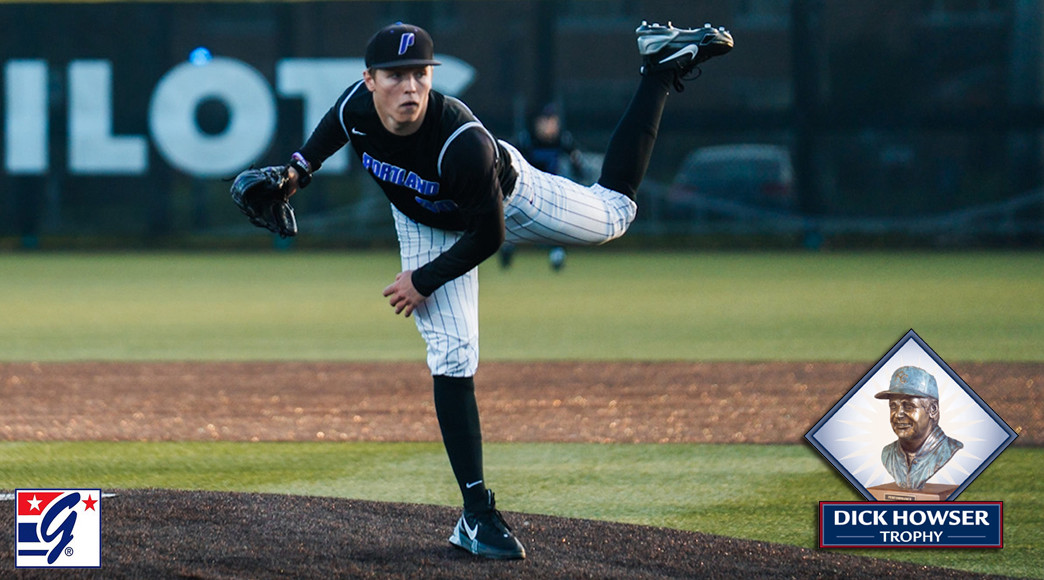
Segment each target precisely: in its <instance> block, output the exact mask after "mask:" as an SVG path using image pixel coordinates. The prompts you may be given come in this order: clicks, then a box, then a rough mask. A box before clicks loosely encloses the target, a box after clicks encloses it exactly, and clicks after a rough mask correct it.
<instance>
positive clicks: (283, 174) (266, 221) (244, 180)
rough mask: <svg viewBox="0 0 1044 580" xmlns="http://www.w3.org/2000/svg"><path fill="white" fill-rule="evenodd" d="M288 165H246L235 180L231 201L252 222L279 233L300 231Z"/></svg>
mask: <svg viewBox="0 0 1044 580" xmlns="http://www.w3.org/2000/svg"><path fill="white" fill-rule="evenodd" d="M289 183H290V177H289V175H288V173H287V166H285V165H283V166H276V165H273V166H270V167H262V168H261V169H247V170H246V171H244V172H242V173H240V174H239V175H237V176H236V179H235V181H233V182H232V201H233V202H235V204H236V207H238V208H239V210H240V211H241V212H243V215H245V216H247V217H248V218H250V223H252V224H254V225H255V226H257V227H259V228H266V229H268V230H270V231H272V232H275V233H277V234H279V235H280V237H284V238H286V237H290V236H293V235H296V234H297V219H296V218H295V217H294V208H292V207H290V192H289V191H288V190H289Z"/></svg>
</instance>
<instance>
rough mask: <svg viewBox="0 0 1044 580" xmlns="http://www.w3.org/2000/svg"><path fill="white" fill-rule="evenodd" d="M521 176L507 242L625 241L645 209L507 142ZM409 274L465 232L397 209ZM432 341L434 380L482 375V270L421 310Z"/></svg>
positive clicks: (508, 208) (450, 285)
mask: <svg viewBox="0 0 1044 580" xmlns="http://www.w3.org/2000/svg"><path fill="white" fill-rule="evenodd" d="M504 145H505V146H506V148H507V149H508V152H509V153H510V154H511V158H512V162H513V164H514V166H515V169H516V170H517V171H518V181H517V182H516V183H515V190H514V192H513V193H512V194H511V197H510V198H508V199H507V200H506V201H505V202H504V222H505V227H506V230H507V231H506V238H507V241H509V242H513V243H544V244H572V245H596V244H603V243H605V242H608V241H610V240H613V239H615V238H618V237H620V236H622V235H623V234H624V232H626V231H627V228H628V227H629V226H630V225H631V222H632V221H634V217H635V213H636V212H637V210H638V206H637V205H635V203H634V201H632V200H631V199H630V198H628V197H627V196H625V195H623V194H621V193H617V192H615V191H612V190H610V189H606V188H605V187H602V186H601V185H598V184H594V185H591V186H585V185H580V184H578V183H575V182H573V181H570V180H569V179H566V178H564V177H560V176H557V175H552V174H550V173H544V172H543V171H540V170H538V169H536V168H534V167H533V166H531V165H530V164H529V163H528V162H526V160H525V159H524V158H523V157H522V155H521V154H520V153H519V152H518V151H517V150H516V149H515V148H514V147H511V146H510V145H508V144H507V143H504ZM392 214H393V215H394V217H395V231H396V234H397V235H398V238H399V253H400V256H401V258H402V268H403V270H416V269H417V268H420V267H421V266H423V265H425V264H427V263H428V262H430V261H432V260H434V259H435V258H437V257H438V256H439V255H440V254H442V253H443V252H445V251H446V250H448V249H449V248H450V246H452V245H453V244H454V243H456V241H457V240H458V239H460V236H461V233H460V232H454V231H447V230H440V229H437V228H432V227H429V226H425V225H422V224H419V223H417V222H415V221H413V220H411V219H410V218H408V217H406V216H405V215H404V214H403V213H402V212H400V211H399V210H397V209H395V207H394V206H393V207H392ZM413 318H414V320H415V321H416V324H417V330H419V331H420V333H421V336H422V337H423V338H424V342H425V344H427V350H428V368H429V369H430V370H431V374H432V375H446V376H450V377H470V376H474V374H475V371H476V370H478V360H479V347H478V269H477V268H475V269H473V270H471V271H470V272H468V273H467V274H464V275H463V276H460V277H459V278H456V279H454V280H451V281H449V282H447V283H446V284H444V285H443V286H442V287H440V288H438V289H437V290H435V292H433V293H432V294H431V296H429V297H428V299H427V300H425V301H424V303H423V304H421V305H420V307H419V308H417V309H416V310H415V311H414V313H413Z"/></svg>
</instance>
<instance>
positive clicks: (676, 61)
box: [634, 21, 733, 91]
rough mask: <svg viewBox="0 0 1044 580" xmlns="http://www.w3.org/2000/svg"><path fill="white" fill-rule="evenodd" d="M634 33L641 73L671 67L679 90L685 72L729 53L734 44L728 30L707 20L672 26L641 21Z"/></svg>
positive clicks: (656, 71) (685, 74)
mask: <svg viewBox="0 0 1044 580" xmlns="http://www.w3.org/2000/svg"><path fill="white" fill-rule="evenodd" d="M634 33H635V34H636V35H637V36H638V52H639V54H641V55H642V74H643V75H644V74H649V73H658V72H661V71H671V72H673V73H674V88H675V89H677V90H678V91H682V90H683V89H684V86H683V85H682V82H681V81H682V80H689V79H688V78H686V77H687V75H689V73H691V72H692V71H693V70H697V71H698V70H699V69H697V68H696V67H697V66H699V65H700V64H701V63H704V62H707V61H708V60H710V59H712V58H714V57H716V56H721V55H723V54H726V53H728V52H729V51H730V50H732V47H733V42H732V35H731V34H729V31H728V30H725V28H724V27H721V26H719V27H718V28H714V27H713V26H711V25H710V24H704V25H703V28H675V27H674V26H672V25H671V23H670V22H668V23H667V26H663V25H661V24H649V23H648V22H644V21H643V22H642V24H641V26H639V27H638V28H636V29H635V31H634ZM697 76H699V75H698V74H697ZM693 78H695V77H693Z"/></svg>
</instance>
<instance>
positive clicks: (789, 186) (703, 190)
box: [667, 144, 796, 218]
mask: <svg viewBox="0 0 1044 580" xmlns="http://www.w3.org/2000/svg"><path fill="white" fill-rule="evenodd" d="M795 205H796V196H795V195H794V167H793V164H792V163H791V160H790V152H789V151H788V150H787V149H786V148H785V147H781V146H778V145H760V144H737V145H718V146H713V147H702V148H700V149H696V150H695V151H693V152H691V153H690V154H689V155H688V156H686V158H685V161H684V162H683V163H682V165H681V168H680V169H679V170H678V173H677V175H675V178H674V181H673V182H672V184H671V186H670V188H669V189H668V191H667V206H668V215H671V216H674V217H677V218H692V217H696V216H701V215H707V214H714V213H718V214H722V213H725V214H728V213H733V214H737V216H738V215H739V213H741V208H742V207H744V206H754V207H756V208H758V209H780V210H789V209H792V208H793V207H794V206H795Z"/></svg>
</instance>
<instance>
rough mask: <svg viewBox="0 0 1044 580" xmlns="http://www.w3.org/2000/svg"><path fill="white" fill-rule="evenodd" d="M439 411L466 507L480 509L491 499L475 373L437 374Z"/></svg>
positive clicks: (436, 386) (451, 460) (444, 442)
mask: <svg viewBox="0 0 1044 580" xmlns="http://www.w3.org/2000/svg"><path fill="white" fill-rule="evenodd" d="M433 378H434V381H435V415H436V416H437V417H438V419H439V429H440V430H441V431H442V443H443V444H444V445H445V446H446V454H447V455H449V460H450V467H452V468H453V475H454V476H455V477H456V478H457V485H459V486H460V493H461V496H463V498H464V508H465V509H468V510H469V511H476V510H478V509H480V508H482V507H484V506H485V505H486V504H487V502H488V499H487V495H486V483H485V481H484V477H483V475H482V427H481V425H480V424H479V413H478V403H477V402H476V401H475V380H474V378H472V377H447V376H442V375H439V376H435V377H433Z"/></svg>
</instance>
